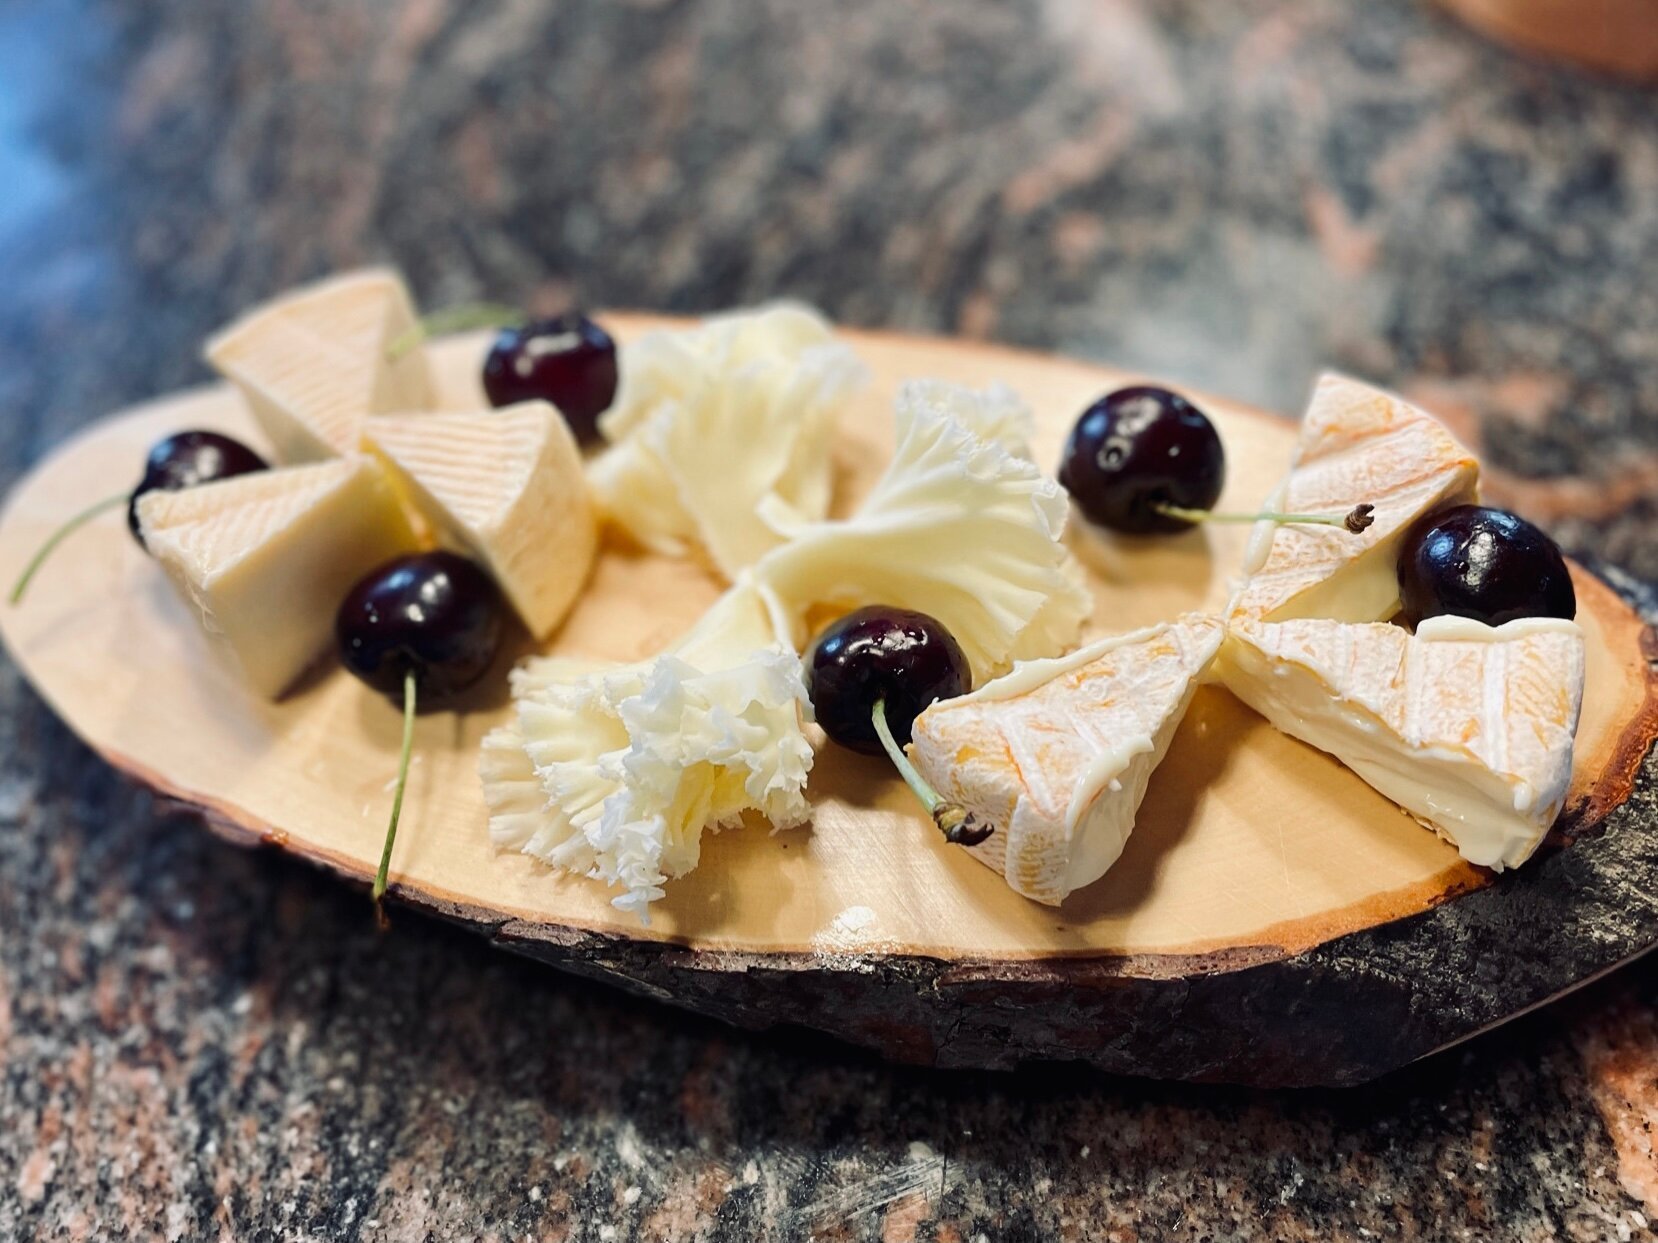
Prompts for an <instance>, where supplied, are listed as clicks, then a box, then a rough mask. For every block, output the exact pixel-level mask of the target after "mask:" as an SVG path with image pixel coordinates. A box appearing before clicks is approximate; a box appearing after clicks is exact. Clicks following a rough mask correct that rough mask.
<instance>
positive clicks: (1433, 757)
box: [1217, 618, 1576, 869]
mask: <svg viewBox="0 0 1658 1243" xmlns="http://www.w3.org/2000/svg"><path fill="white" fill-rule="evenodd" d="M1561 629H1564V630H1566V631H1575V630H1576V627H1575V626H1574V625H1573V623H1571V622H1553V621H1546V620H1541V619H1533V620H1528V621H1526V622H1518V623H1510V626H1508V627H1502V628H1498V629H1493V628H1492V627H1488V626H1482V625H1480V624H1479V623H1478V622H1471V621H1467V620H1465V619H1461V618H1443V619H1433V620H1431V621H1429V622H1425V623H1423V626H1422V627H1421V629H1420V630H1419V632H1418V638H1420V639H1423V640H1426V641H1436V640H1446V641H1458V642H1466V641H1469V640H1478V641H1483V642H1501V641H1504V640H1510V639H1514V638H1516V637H1520V636H1523V635H1524V634H1527V633H1544V632H1548V631H1554V630H1561ZM1217 669H1218V671H1219V674H1220V678H1221V681H1222V682H1224V683H1225V685H1226V686H1227V687H1228V689H1230V690H1231V691H1232V692H1233V693H1234V694H1236V695H1237V696H1238V697H1239V698H1240V699H1242V700H1243V701H1244V702H1245V703H1247V704H1249V706H1250V707H1252V708H1254V709H1255V710H1256V711H1257V712H1259V713H1260V714H1261V715H1262V716H1264V717H1266V718H1267V720H1269V721H1271V722H1272V724H1273V725H1274V726H1276V727H1277V728H1278V729H1280V730H1282V731H1283V732H1284V733H1286V734H1289V735H1290V736H1291V737H1294V738H1298V739H1300V740H1301V741H1303V742H1306V743H1308V744H1310V745H1311V746H1314V747H1317V748H1318V749H1319V750H1321V751H1325V752H1328V753H1329V754H1331V755H1333V756H1335V757H1336V758H1337V759H1338V760H1340V761H1341V762H1342V763H1343V764H1345V765H1347V767H1349V768H1351V769H1352V770H1353V771H1354V772H1355V773H1357V774H1358V775H1359V776H1360V777H1363V778H1364V780H1365V781H1366V782H1368V783H1369V784H1370V785H1371V786H1372V787H1374V788H1375V789H1376V790H1377V791H1378V792H1379V793H1381V794H1383V795H1385V796H1386V797H1387V798H1389V799H1391V800H1392V801H1393V802H1395V803H1397V804H1398V805H1399V806H1400V807H1402V808H1404V809H1405V810H1406V811H1408V812H1409V813H1410V814H1411V815H1413V816H1415V817H1416V818H1417V819H1418V820H1420V821H1422V822H1423V823H1424V824H1426V825H1428V826H1429V827H1431V828H1434V829H1436V830H1437V831H1439V832H1440V833H1441V834H1442V835H1443V836H1445V837H1446V838H1448V839H1449V840H1450V841H1451V842H1452V843H1453V844H1454V845H1455V846H1456V847H1457V849H1458V850H1459V851H1460V852H1461V854H1462V855H1463V857H1464V858H1466V859H1468V860H1469V861H1470V862H1472V863H1477V864H1480V865H1482V866H1485V867H1491V868H1497V869H1501V868H1504V867H1513V866H1516V865H1518V864H1520V863H1522V862H1524V861H1525V859H1526V858H1528V857H1529V856H1530V855H1531V853H1532V851H1533V850H1535V849H1536V847H1537V844H1538V842H1539V841H1541V840H1542V837H1543V835H1544V834H1545V833H1546V832H1547V831H1548V828H1549V825H1550V824H1552V823H1553V821H1554V818H1555V816H1556V815H1557V814H1558V813H1559V810H1560V805H1561V803H1562V802H1563V801H1564V798H1565V792H1566V778H1567V777H1569V775H1570V765H1569V764H1567V765H1566V766H1565V767H1564V768H1563V769H1562V770H1561V771H1560V772H1559V774H1558V778H1559V779H1558V781H1556V782H1555V783H1554V784H1552V785H1551V786H1550V788H1547V789H1538V788H1536V787H1534V786H1533V785H1532V784H1531V783H1530V782H1528V781H1526V780H1525V779H1523V778H1521V777H1519V776H1517V775H1515V774H1511V773H1504V772H1499V771H1497V770H1495V769H1493V768H1491V767H1490V766H1488V765H1486V764H1484V763H1481V762H1480V761H1479V760H1478V759H1476V758H1475V757H1473V756H1472V755H1470V754H1469V753H1468V752H1466V751H1463V750H1460V749H1457V748H1454V747H1451V746H1446V745H1439V744H1432V743H1429V744H1423V743H1412V742H1410V741H1409V740H1407V739H1404V738H1401V737H1400V736H1399V735H1398V734H1397V733H1395V732H1394V731H1393V730H1392V729H1391V728H1389V727H1388V726H1387V725H1386V724H1385V723H1384V722H1382V721H1381V720H1380V719H1378V718H1377V717H1376V716H1375V715H1374V714H1373V713H1371V712H1369V711H1367V710H1366V709H1365V708H1364V707H1362V706H1361V705H1359V704H1357V703H1354V702H1353V701H1352V700H1350V699H1347V698H1343V697H1341V696H1340V695H1338V694H1335V693H1333V691H1332V688H1331V687H1330V686H1329V684H1327V683H1326V682H1325V681H1324V679H1323V678H1321V677H1320V676H1319V675H1318V673H1317V672H1316V671H1315V670H1313V669H1311V668H1309V667H1308V666H1306V665H1303V664H1301V663H1299V662H1296V661H1290V660H1279V659H1274V658H1272V657H1271V656H1269V655H1268V654H1267V653H1265V652H1263V651H1262V650H1261V649H1260V648H1259V647H1257V646H1256V645H1255V644H1254V643H1252V642H1250V641H1249V640H1248V638H1247V637H1243V636H1240V635H1239V634H1237V633H1234V635H1233V637H1231V638H1230V639H1229V640H1228V642H1227V643H1226V645H1225V647H1224V648H1223V649H1222V653H1221V657H1220V660H1219V662H1218V663H1217ZM1426 690H1427V693H1432V688H1426Z"/></svg>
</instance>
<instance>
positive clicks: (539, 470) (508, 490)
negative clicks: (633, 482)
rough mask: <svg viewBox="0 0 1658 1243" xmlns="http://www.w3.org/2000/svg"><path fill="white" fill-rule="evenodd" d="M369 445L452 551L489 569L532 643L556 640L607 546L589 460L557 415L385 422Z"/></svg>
mask: <svg viewBox="0 0 1658 1243" xmlns="http://www.w3.org/2000/svg"><path fill="white" fill-rule="evenodd" d="M363 436H364V440H365V441H366V443H367V444H368V445H369V447H370V448H372V449H373V450H374V451H375V452H376V453H377V454H379V456H380V458H381V459H382V460H383V461H384V462H385V463H386V464H387V465H388V466H390V467H391V469H392V472H393V474H394V476H395V477H396V479H397V481H398V482H399V484H400V485H402V487H403V489H404V491H405V492H406V494H407V495H408V496H409V498H410V501H411V502H412V504H413V505H414V507H415V508H416V509H417V510H418V511H419V512H420V513H421V515H422V516H424V517H425V518H426V520H427V521H428V522H430V523H431V524H432V525H433V526H434V527H435V528H436V529H437V530H438V532H439V533H440V535H441V537H442V538H443V539H444V541H445V542H447V543H449V544H451V545H454V546H458V547H459V548H460V549H461V550H463V551H465V552H468V553H470V554H472V555H474V556H477V557H480V558H482V559H483V560H484V561H485V562H486V563H487V564H488V565H489V568H490V571H491V572H492V573H493V574H494V575H495V579H496V581H497V582H499V583H500V584H501V589H502V591H504V592H505V593H506V596H507V599H508V600H509V601H511V603H512V606H513V608H514V609H516V610H517V611H518V615H519V617H521V618H522V619H523V621H524V625H525V626H526V627H528V628H529V630H530V633H532V634H533V635H535V637H536V638H538V639H544V638H546V637H547V636H548V635H549V634H551V633H552V632H553V630H554V628H556V627H557V626H558V624H559V623H560V622H561V621H563V620H564V617H565V614H567V613H568V612H569V611H570V606H571V605H572V604H574V603H575V600H576V596H577V595H578V594H579V593H580V591H581V588H582V584H583V583H584V582H586V581H587V574H588V571H589V570H590V569H591V568H592V565H593V556H594V552H595V550H596V548H597V546H598V522H597V519H596V518H595V516H594V508H593V502H592V499H591V497H590V496H589V494H588V488H587V480H586V478H585V477H584V476H583V474H582V461H581V450H580V449H578V448H577V447H576V441H575V438H574V437H573V436H572V435H571V434H570V429H569V427H568V426H567V425H566V424H565V422H564V419H563V417H562V416H561V415H560V414H559V413H558V411H557V410H555V409H553V407H552V406H550V405H548V404H547V403H546V402H544V401H530V402H524V403H522V404H520V405H516V406H508V407H506V408H505V409H502V410H488V411H484V412H482V413H479V414H417V415H409V416H401V417H398V416H383V417H380V418H373V419H369V420H368V421H367V422H366V423H364V425H363Z"/></svg>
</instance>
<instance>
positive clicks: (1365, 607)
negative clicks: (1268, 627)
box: [1231, 375, 1479, 622]
mask: <svg viewBox="0 0 1658 1243" xmlns="http://www.w3.org/2000/svg"><path fill="white" fill-rule="evenodd" d="M1478 483H1479V463H1478V462H1477V461H1476V460H1475V459H1474V456H1473V454H1471V453H1469V452H1468V450H1466V449H1464V448H1463V447H1462V446H1461V445H1460V444H1458V443H1457V441H1456V439H1455V438H1454V437H1453V436H1452V435H1451V434H1450V433H1449V432H1448V431H1446V430H1445V429H1444V428H1443V427H1441V426H1440V425H1439V423H1438V422H1437V421H1435V420H1434V419H1433V418H1432V417H1431V416H1430V415H1428V414H1426V413H1425V412H1423V411H1421V410H1418V409H1417V408H1416V407H1415V406H1413V405H1411V404H1410V403H1409V402H1407V401H1404V400H1402V399H1401V398H1398V397H1395V396H1394V395H1393V394H1391V393H1386V392H1383V391H1382V390H1381V389H1378V388H1372V387H1370V386H1369V385H1368V384H1361V383H1359V382H1358V381H1357V380H1352V379H1349V378H1348V377H1346V376H1341V375H1324V376H1321V377H1320V378H1319V381H1318V385H1317V387H1316V388H1315V389H1314V390H1313V398H1312V401H1311V403H1310V404H1309V405H1308V407H1307V416H1306V418H1305V419H1304V420H1303V421H1302V424H1301V437H1300V441H1299V443H1298V444H1297V446H1296V451H1295V460H1294V463H1293V464H1292V465H1291V467H1290V473H1289V475H1288V476H1287V477H1286V478H1285V479H1284V481H1283V482H1282V483H1281V484H1280V485H1279V487H1278V490H1277V491H1276V492H1275V493H1273V495H1272V497H1271V498H1270V499H1269V500H1268V501H1267V503H1266V506H1265V507H1266V508H1267V509H1269V510H1273V511H1275V512H1277V513H1293V514H1306V513H1320V514H1335V515H1340V514H1344V513H1346V512H1348V511H1349V510H1351V509H1352V508H1353V507H1354V506H1355V505H1359V504H1370V505H1374V506H1375V512H1374V513H1373V515H1372V517H1373V518H1374V520H1375V521H1374V525H1372V526H1371V527H1370V529H1369V530H1368V531H1365V532H1363V533H1362V534H1359V535H1355V534H1353V533H1352V532H1350V531H1348V530H1346V529H1345V528H1343V527H1329V526H1309V525H1300V524H1293V523H1273V522H1261V523H1257V524H1256V526H1255V529H1254V531H1253V533H1252V535H1251V537H1250V541H1249V549H1248V551H1247V552H1246V553H1245V556H1244V575H1245V578H1244V581H1243V584H1242V585H1241V586H1240V588H1239V590H1238V592H1237V594H1236V596H1234V598H1233V600H1232V606H1231V614H1232V615H1233V616H1237V617H1253V618H1259V619H1261V620H1264V621H1284V620H1286V619H1288V618H1292V617H1334V618H1338V619H1340V620H1342V621H1352V622H1370V621H1385V620H1387V619H1388V618H1389V617H1392V616H1393V615H1394V614H1395V613H1397V612H1398V611H1399V577H1398V570H1397V564H1398V560H1399V541H1400V539H1401V538H1402V537H1403V535H1404V533H1405V531H1406V530H1407V529H1408V528H1409V527H1410V525H1411V523H1412V522H1414V521H1415V520H1416V519H1417V518H1419V517H1421V516H1422V515H1423V514H1426V513H1427V512H1428V511H1429V510H1433V509H1438V508H1440V507H1441V506H1444V505H1459V504H1463V503H1465V502H1471V501H1474V500H1477V499H1478Z"/></svg>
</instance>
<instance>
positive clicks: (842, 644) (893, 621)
mask: <svg viewBox="0 0 1658 1243" xmlns="http://www.w3.org/2000/svg"><path fill="white" fill-rule="evenodd" d="M972 680H973V679H972V673H971V672H970V671H969V669H968V667H967V657H966V656H965V655H964V654H963V652H962V650H961V645H960V644H959V643H957V642H956V640H955V637H954V636H953V635H952V634H951V633H950V632H949V631H948V630H946V629H945V628H944V626H943V624H942V623H940V622H939V621H937V620H936V619H934V618H931V617H929V616H927V614H925V613H917V612H914V611H912V610H910V609H897V608H888V607H885V606H883V605H871V606H870V607H868V608H861V609H858V610H856V611H855V612H852V613H848V614H847V615H846V616H845V617H842V618H841V619H840V620H839V621H837V622H834V623H833V624H832V625H830V626H829V627H827V628H826V629H825V630H824V631H823V633H822V634H820V635H818V637H817V638H816V639H815V640H814V641H813V643H812V648H811V651H810V652H808V653H807V655H806V693H807V695H808V696H810V698H811V701H812V712H813V713H814V715H816V717H817V723H818V724H819V725H821V726H822V727H823V732H824V733H826V734H828V735H829V737H830V738H832V739H834V740H835V741H836V742H838V743H840V745H841V746H843V747H850V748H851V749H852V750H854V751H862V752H864V753H865V754H867V755H879V754H881V752H882V750H883V748H882V746H881V740H880V737H879V736H878V735H877V734H876V732H875V725H874V722H873V720H872V719H871V718H872V714H873V713H874V710H875V701H876V700H878V699H884V700H885V701H886V717H887V724H888V726H889V727H890V728H891V730H892V735H893V738H894V739H895V740H896V741H897V743H898V745H899V746H904V745H906V744H908V743H909V741H910V734H911V729H912V727H913V726H914V725H915V718H916V717H918V716H920V715H921V713H922V711H923V710H925V709H926V707H927V706H928V705H929V704H931V703H932V702H933V701H934V700H935V699H950V698H953V697H954V696H956V695H960V694H962V693H963V692H965V691H967V690H968V689H970V687H971V684H972Z"/></svg>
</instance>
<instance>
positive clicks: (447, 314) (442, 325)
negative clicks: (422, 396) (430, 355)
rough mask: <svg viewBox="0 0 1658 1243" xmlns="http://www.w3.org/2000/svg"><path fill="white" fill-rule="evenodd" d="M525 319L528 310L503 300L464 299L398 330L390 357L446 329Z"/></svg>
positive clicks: (497, 325) (393, 358)
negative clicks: (465, 300) (473, 300)
mask: <svg viewBox="0 0 1658 1243" xmlns="http://www.w3.org/2000/svg"><path fill="white" fill-rule="evenodd" d="M523 322H524V312H523V311H520V310H519V309H518V308H517V307H512V306H506V305H505V304H503V303H500V302H462V303H460V304H459V305H458V306H446V307H444V308H443V310H441V311H433V312H432V313H431V314H429V315H422V316H421V317H420V322H419V323H417V324H416V325H415V326H414V327H413V328H408V329H405V330H404V331H402V332H400V333H398V334H397V335H396V336H395V337H393V338H392V339H391V341H390V342H388V343H387V345H386V357H387V358H388V359H389V360H390V361H392V362H396V361H397V360H398V359H399V358H402V357H403V355H405V354H407V353H408V352H409V351H410V350H412V349H414V347H415V346H417V345H419V344H420V343H421V342H422V341H424V340H426V338H427V337H440V336H442V335H443V334H444V333H446V332H467V331H469V330H471V329H473V328H501V327H505V326H506V325H508V324H521V323H523Z"/></svg>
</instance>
